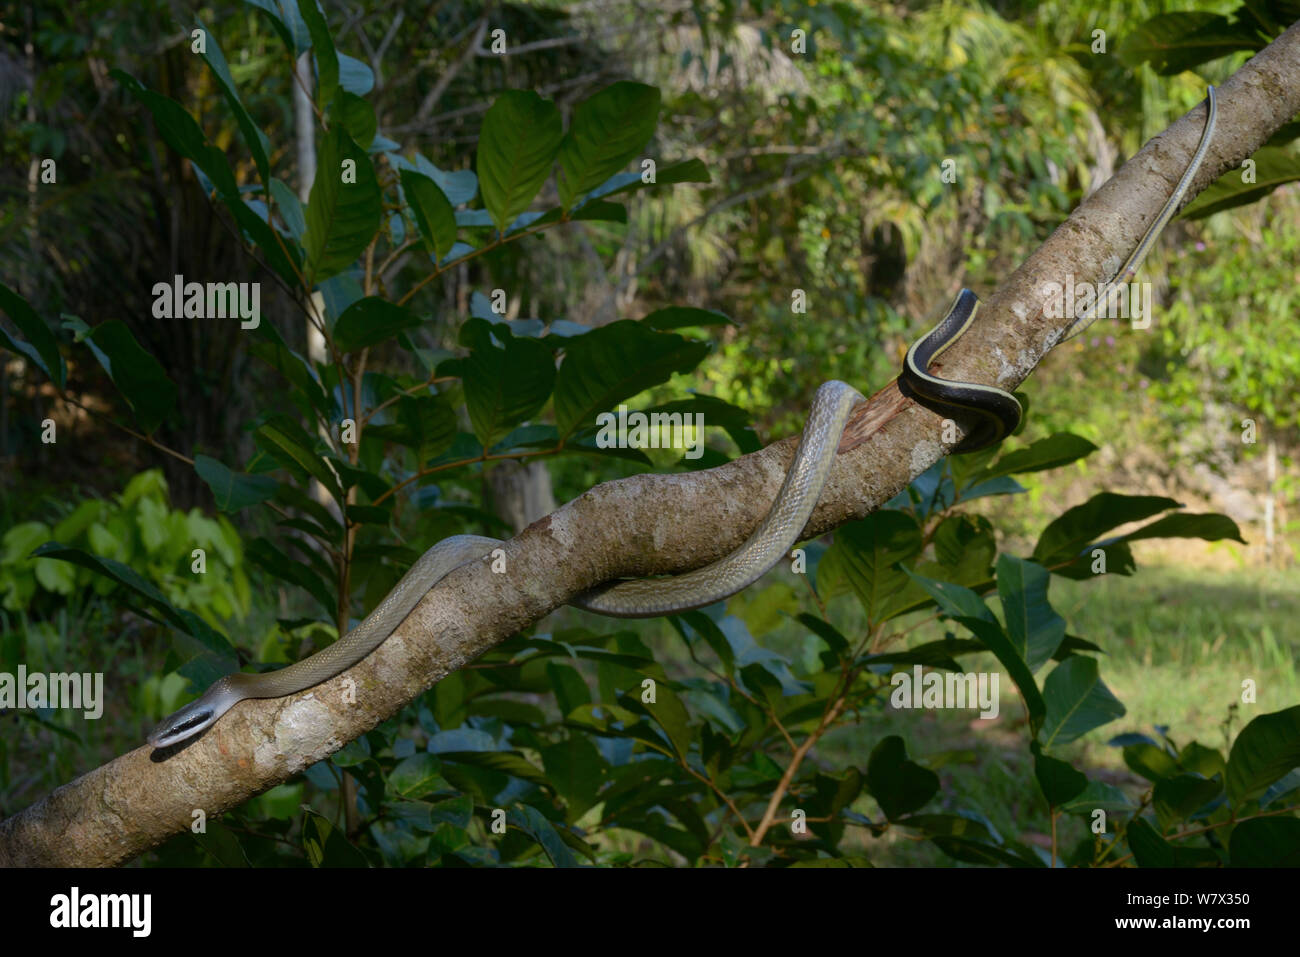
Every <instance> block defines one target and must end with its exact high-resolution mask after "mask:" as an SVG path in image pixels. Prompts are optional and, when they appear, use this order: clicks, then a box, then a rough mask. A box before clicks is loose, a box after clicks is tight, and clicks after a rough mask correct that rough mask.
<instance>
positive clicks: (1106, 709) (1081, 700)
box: [1039, 655, 1125, 750]
mask: <svg viewBox="0 0 1300 957" xmlns="http://www.w3.org/2000/svg"><path fill="white" fill-rule="evenodd" d="M1043 700H1044V701H1045V702H1046V704H1047V716H1046V718H1045V719H1044V721H1043V729H1042V731H1041V733H1040V734H1039V738H1040V740H1041V741H1042V742H1043V747H1044V748H1046V749H1048V750H1051V749H1052V748H1059V747H1060V746H1062V745H1064V744H1069V743H1070V742H1071V741H1074V740H1075V739H1076V738H1080V737H1082V736H1083V735H1085V734H1087V733H1088V732H1089V731H1091V730H1092V729H1093V728H1099V727H1101V726H1102V725H1103V724H1106V723H1107V722H1109V721H1114V720H1115V719H1116V718H1122V717H1123V716H1124V713H1125V711H1124V706H1123V705H1122V704H1120V702H1119V700H1118V699H1117V698H1116V697H1115V696H1114V695H1113V694H1111V691H1110V689H1109V688H1107V687H1106V685H1105V684H1104V683H1102V681H1101V678H1100V677H1098V674H1097V659H1095V658H1088V657H1085V656H1083V655H1076V656H1074V657H1072V658H1067V659H1066V660H1065V661H1063V662H1061V663H1060V664H1059V665H1057V666H1056V667H1055V668H1054V669H1052V673H1051V674H1049V675H1048V676H1047V680H1046V681H1044V682H1043Z"/></svg>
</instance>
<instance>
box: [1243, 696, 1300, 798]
mask: <svg viewBox="0 0 1300 957" xmlns="http://www.w3.org/2000/svg"><path fill="white" fill-rule="evenodd" d="M1298 766H1300V705H1296V706H1295V707H1293V708H1287V709H1286V710H1284V711H1274V712H1273V713H1272V714H1262V715H1260V716H1259V717H1258V718H1255V719H1254V720H1253V721H1251V722H1250V724H1248V725H1246V727H1244V728H1242V729H1241V734H1239V735H1237V740H1236V741H1234V742H1232V750H1231V751H1230V752H1229V753H1228V774H1227V786H1228V797H1229V798H1230V799H1231V801H1232V803H1233V805H1234V806H1237V807H1240V806H1241V805H1242V804H1244V803H1245V802H1246V801H1249V800H1250V799H1251V798H1254V797H1258V796H1259V795H1260V794H1263V793H1264V792H1265V791H1266V790H1268V786H1269V785H1270V784H1272V783H1273V782H1274V781H1276V780H1277V779H1278V778H1280V777H1282V776H1283V775H1284V774H1286V773H1287V772H1288V771H1290V770H1291V769H1292V768H1294V767H1298Z"/></svg>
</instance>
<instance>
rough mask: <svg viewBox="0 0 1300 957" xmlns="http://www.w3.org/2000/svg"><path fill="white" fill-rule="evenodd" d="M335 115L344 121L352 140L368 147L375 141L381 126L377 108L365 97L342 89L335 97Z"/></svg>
mask: <svg viewBox="0 0 1300 957" xmlns="http://www.w3.org/2000/svg"><path fill="white" fill-rule="evenodd" d="M333 115H334V116H335V118H336V119H338V120H339V121H341V122H342V123H343V126H344V128H345V129H346V130H347V131H348V135H349V136H351V137H352V141H353V142H354V143H356V144H357V145H358V146H360V147H361V148H362V149H366V148H367V147H369V146H370V144H371V142H373V141H374V138H375V132H376V130H378V128H379V124H378V120H376V119H375V108H374V107H373V106H371V105H370V101H369V100H366V99H365V98H364V97H360V96H357V95H356V94H355V93H349V92H348V91H347V90H344V89H340V90H339V91H338V93H337V95H336V96H335V98H334V111H333Z"/></svg>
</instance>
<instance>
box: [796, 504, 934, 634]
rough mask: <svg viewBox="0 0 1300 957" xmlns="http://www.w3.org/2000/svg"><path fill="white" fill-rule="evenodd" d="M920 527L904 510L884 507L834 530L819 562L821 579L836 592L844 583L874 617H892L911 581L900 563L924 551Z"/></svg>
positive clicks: (874, 620) (826, 586)
mask: <svg viewBox="0 0 1300 957" xmlns="http://www.w3.org/2000/svg"><path fill="white" fill-rule="evenodd" d="M921 547H922V543H921V528H920V526H919V525H917V524H916V519H914V518H913V517H912V516H911V515H908V514H907V513H906V512H897V511H893V510H885V509H882V510H881V511H878V512H873V513H872V514H870V515H868V516H867V517H866V518H864V519H861V520H859V521H856V522H850V523H848V524H847V525H841V526H840V527H839V528H838V529H836V531H835V544H833V545H832V546H831V547H830V549H829V550H828V551H827V552H826V554H825V556H823V558H822V560H821V563H820V564H819V565H818V566H817V579H818V585H819V586H821V585H823V583H825V584H824V587H825V588H826V589H827V592H828V593H830V594H835V593H837V592H839V591H841V590H842V585H839V584H838V583H841V582H842V583H846V584H847V585H848V586H849V587H850V588H851V589H852V590H853V593H854V594H855V595H857V596H858V600H859V601H861V602H862V607H863V609H864V610H865V611H866V613H867V618H868V620H870V621H872V622H877V621H883V620H884V619H885V618H887V617H889V613H890V611H892V610H893V609H894V608H895V606H896V605H897V604H898V601H899V598H900V596H901V594H902V592H903V590H904V589H905V588H907V587H908V586H909V585H910V584H911V581H910V579H909V578H908V576H907V572H905V571H903V570H902V568H900V567H898V563H899V562H903V561H906V560H908V559H910V558H912V557H914V556H915V555H917V554H919V553H920V551H921Z"/></svg>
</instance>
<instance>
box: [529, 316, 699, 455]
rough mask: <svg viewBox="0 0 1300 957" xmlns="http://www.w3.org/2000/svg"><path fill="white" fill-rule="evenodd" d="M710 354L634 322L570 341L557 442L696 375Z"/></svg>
mask: <svg viewBox="0 0 1300 957" xmlns="http://www.w3.org/2000/svg"><path fill="white" fill-rule="evenodd" d="M708 352H709V344H708V343H706V342H694V341H692V340H690V339H686V338H684V337H682V336H679V335H676V334H674V333H669V332H655V331H654V330H651V329H647V328H646V327H645V326H643V325H641V324H640V323H637V322H632V321H630V320H627V319H624V320H620V321H618V322H612V323H610V324H609V325H607V326H601V327H600V328H599V329H593V330H592V331H591V332H589V333H587V334H586V335H583V336H579V337H578V338H576V339H572V340H570V341H569V343H568V345H567V347H566V354H565V358H564V362H563V364H562V365H561V366H560V371H559V374H558V376H557V377H556V381H555V420H556V428H557V429H558V430H559V433H560V437H561V438H565V437H567V436H568V435H570V434H571V433H572V432H573V431H574V430H575V429H576V428H577V427H578V426H580V425H586V424H588V423H589V422H591V421H592V420H593V419H595V417H596V414H597V413H599V412H604V411H606V410H608V409H611V408H613V407H614V406H616V405H617V404H618V403H620V402H623V401H624V400H626V399H629V398H631V397H632V396H634V395H636V394H637V393H639V392H641V391H643V390H645V389H648V388H650V387H651V386H654V385H659V384H660V383H661V382H666V381H668V379H669V378H670V377H671V376H672V374H673V373H674V372H677V373H686V372H689V371H691V370H692V369H694V368H695V367H696V366H697V365H699V364H700V362H701V361H702V360H703V359H704V357H705V356H706V355H708Z"/></svg>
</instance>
